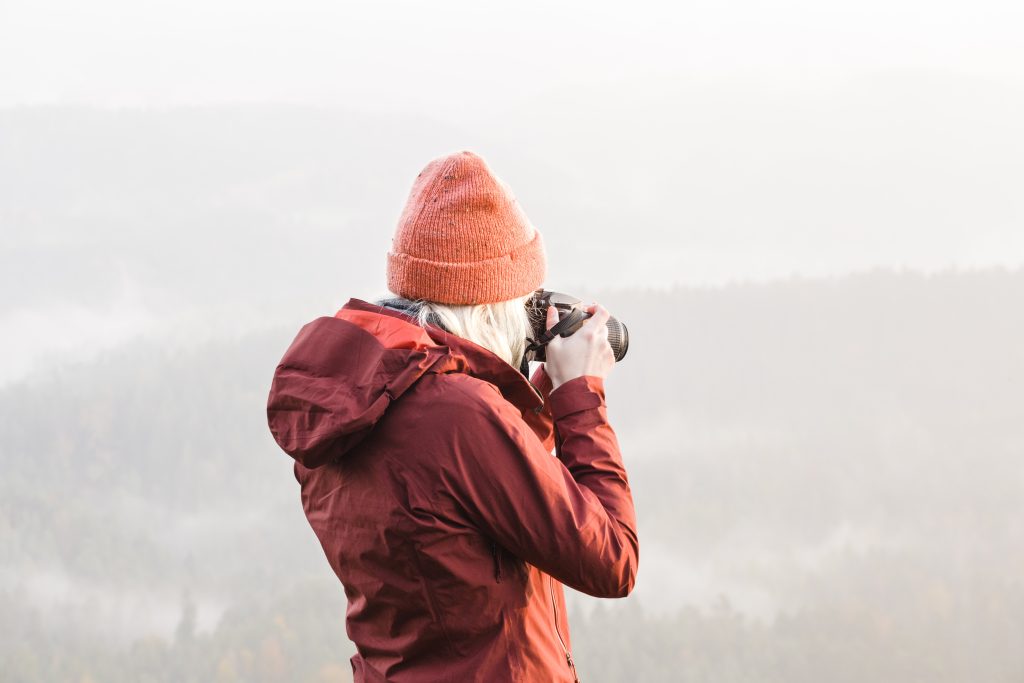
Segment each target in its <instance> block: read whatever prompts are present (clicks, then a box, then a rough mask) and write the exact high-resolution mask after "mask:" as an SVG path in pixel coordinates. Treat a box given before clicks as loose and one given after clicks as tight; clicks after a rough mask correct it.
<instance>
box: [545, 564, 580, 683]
mask: <svg viewBox="0 0 1024 683" xmlns="http://www.w3.org/2000/svg"><path fill="white" fill-rule="evenodd" d="M548 592H549V593H550V594H551V611H552V612H553V613H554V615H555V622H554V623H555V635H556V636H558V642H559V643H560V644H561V646H562V652H564V653H565V661H566V662H567V663H568V664H569V668H570V669H571V670H572V680H573V683H580V677H579V676H578V675H577V674H576V665H575V664H573V661H572V655H571V654H569V648H567V647H566V646H565V641H564V640H562V634H561V633H559V632H558V605H557V603H556V602H555V587H554V586H553V585H552V584H551V575H550V574H548Z"/></svg>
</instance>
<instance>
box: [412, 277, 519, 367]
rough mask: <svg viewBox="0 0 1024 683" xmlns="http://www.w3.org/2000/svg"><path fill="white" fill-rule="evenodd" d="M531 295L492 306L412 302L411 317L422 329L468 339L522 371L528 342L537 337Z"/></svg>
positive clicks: (422, 300)
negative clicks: (432, 327)
mask: <svg viewBox="0 0 1024 683" xmlns="http://www.w3.org/2000/svg"><path fill="white" fill-rule="evenodd" d="M532 294H533V292H530V294H526V295H524V296H521V297H518V298H516V299H509V300H507V301H498V302H496V303H489V304H467V305H458V304H443V303H439V302H437V301H428V300H426V299H415V300H411V301H410V303H411V304H412V310H410V311H408V312H409V314H410V315H411V316H412V317H414V318H416V321H417V322H418V323H419V324H420V325H421V326H422V325H428V324H429V325H435V326H439V327H441V328H443V329H445V330H447V331H448V332H450V333H451V334H454V335H457V336H459V337H462V338H463V339H468V340H469V341H471V342H473V343H474V344H477V345H479V346H482V347H484V348H485V349H487V350H489V351H491V352H492V353H494V355H496V356H498V357H499V358H501V359H502V360H503V361H505V362H506V363H508V364H509V365H511V366H512V367H514V368H517V369H518V368H519V366H520V364H521V363H522V360H523V354H524V353H525V351H526V338H527V337H532V336H533V326H532V324H531V322H530V312H529V311H528V310H527V308H526V301H527V299H529V298H530V296H531V295H532Z"/></svg>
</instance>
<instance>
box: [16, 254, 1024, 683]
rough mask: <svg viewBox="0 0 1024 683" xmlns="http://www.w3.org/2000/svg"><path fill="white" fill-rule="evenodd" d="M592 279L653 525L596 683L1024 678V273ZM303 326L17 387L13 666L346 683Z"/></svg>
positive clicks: (591, 646) (580, 630)
mask: <svg viewBox="0 0 1024 683" xmlns="http://www.w3.org/2000/svg"><path fill="white" fill-rule="evenodd" d="M580 294H583V295H585V296H587V297H588V298H596V299H597V300H598V301H601V302H602V303H603V304H605V305H606V306H607V307H608V308H609V309H610V310H611V311H612V313H613V314H615V315H616V316H618V317H620V318H621V319H622V320H623V321H625V322H626V324H627V325H628V326H629V329H630V332H631V347H630V350H629V354H628V356H627V358H626V359H625V360H624V361H623V362H622V363H620V364H619V365H618V366H617V367H616V368H615V369H614V371H613V374H612V376H611V377H610V378H609V380H608V384H607V386H608V405H609V414H610V417H611V419H612V423H613V426H614V427H615V428H616V431H617V432H618V434H619V438H620V443H621V445H622V449H623V453H624V458H625V461H626V464H627V468H628V470H629V475H630V481H631V484H632V486H633V490H634V497H635V500H636V505H637V510H638V514H639V524H640V540H641V557H640V571H639V575H638V583H637V588H636V591H635V592H634V594H633V595H631V596H630V597H629V598H627V599H624V600H620V601H601V600H595V599H592V598H589V597H586V596H580V595H571V596H570V598H571V607H572V614H571V624H572V644H573V649H574V652H575V659H576V661H577V664H578V668H579V671H580V674H581V677H582V679H583V680H584V681H586V682H587V683H594V682H599V681H636V680H644V681H692V682H704V681H707V682H709V683H710V682H715V683H734V682H739V681H743V682H748V681H749V682H751V683H753V682H758V683H764V682H774V681H778V682H780V683H783V682H784V683H804V682H806V683H820V682H822V681H828V682H829V683H845V682H850V683H852V682H855V681H856V682H864V681H872V682H876V681H892V682H894V683H904V682H907V681H928V682H929V683H947V682H949V683H951V682H954V681H957V682H968V681H971V682H973V681H986V682H992V683H999V682H1007V683H1009V682H1018V683H1019V681H1021V680H1024V648H1021V643H1024V272H1021V271H1013V272H1010V271H1004V270H983V271H970V272H953V271H947V272H942V273H939V274H935V275H923V274H919V273H910V272H902V273H901V272H893V271H885V270H879V271H872V272H865V273H861V274H857V275H852V276H848V277H843V278H835V279H830V280H807V279H792V280H788V281H780V282H776V283H771V284H746V285H741V284H737V285H734V286H729V287H723V288H706V289H683V288H678V289H675V290H671V291H665V290H651V291H642V290H634V291H609V292H603V293H602V292H592V293H584V292H581V293H580ZM591 294H592V295H593V296H592V297H591V296H590V295H591ZM353 295H354V296H359V293H355V292H354V293H353ZM324 313H325V314H330V313H333V311H324ZM304 322H306V321H305V320H295V321H294V324H292V325H289V326H286V327H280V328H276V329H273V330H270V331H262V332H259V333H252V334H246V335H241V336H239V337H238V338H236V339H231V340H222V341H217V342H211V343H209V344H206V345H203V346H199V347H196V348H190V349H184V348H179V347H176V346H173V345H171V344H160V343H156V342H145V343H143V342H139V343H133V344H131V345H128V346H123V347H120V348H118V349H116V350H113V351H110V352H108V353H106V354H104V355H103V356H102V357H100V358H98V359H97V360H95V361H94V362H87V363H83V364H80V365H75V366H64V367H54V368H52V369H49V370H45V371H41V372H36V373H35V374H33V375H31V376H29V377H28V378H26V379H24V380H20V381H18V382H16V383H10V384H7V385H6V386H4V387H3V388H2V389H0V444H2V446H0V447H2V452H0V457H2V464H3V470H4V476H3V478H2V479H0V574H2V577H3V581H2V582H0V630H2V632H3V633H4V634H5V637H4V638H3V639H0V680H4V681H12V682H13V681H19V682H26V683H34V682H37V681H39V682H42V681H46V682H50V681H75V682H86V681H92V682H95V683H101V682H107V681H109V682H117V681H125V682H133V683H134V682H138V681H154V682H157V681H159V682H164V681H167V682H172V681H173V682H178V681H197V682H199V681H221V682H228V681H267V682H270V681H274V682H277V681H338V680H348V677H349V665H348V661H347V660H348V657H349V656H350V655H351V654H352V652H353V651H354V650H353V648H352V646H351V644H350V643H349V642H348V641H347V639H346V636H345V628H344V610H345V600H344V595H343V593H342V591H341V586H340V585H339V584H338V583H337V581H336V579H335V578H334V576H333V574H332V573H331V571H330V569H329V567H328V565H327V563H326V561H325V560H324V559H323V557H322V553H321V550H320V547H319V545H318V544H317V542H316V539H315V537H314V536H313V534H312V532H311V531H310V529H309V527H308V525H307V523H306V521H305V519H304V517H303V515H302V511H301V506H300V503H299V499H298V488H297V484H296V482H295V480H294V478H293V477H292V473H291V460H290V459H289V458H288V457H287V456H286V455H285V454H284V453H282V452H281V451H280V450H278V449H277V447H276V445H275V443H274V442H273V440H272V438H271V436H270V434H269V431H268V429H267V427H266V421H265V413H264V409H265V402H266V395H267V390H268V388H269V383H270V379H271V376H272V373H273V369H274V365H275V364H276V362H277V360H278V358H279V357H280V355H281V354H282V353H283V351H284V349H285V348H286V347H287V345H288V343H289V342H290V341H291V339H292V337H293V336H294V334H295V332H296V331H297V330H298V327H299V326H301V324H302V323H304Z"/></svg>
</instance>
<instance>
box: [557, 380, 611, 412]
mask: <svg viewBox="0 0 1024 683" xmlns="http://www.w3.org/2000/svg"><path fill="white" fill-rule="evenodd" d="M548 403H549V405H550V407H551V417H553V418H554V419H555V420H556V421H557V420H558V419H560V418H562V417H565V416H567V415H572V414H573V413H578V412H581V411H584V410H589V409H591V408H599V407H601V406H603V405H604V379H603V378H601V377H598V376H596V375H583V376H581V377H574V378H572V379H571V380H569V381H568V382H563V383H562V384H560V385H558V388H556V389H555V390H554V391H552V392H551V393H550V394H548Z"/></svg>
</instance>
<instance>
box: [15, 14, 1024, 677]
mask: <svg viewBox="0 0 1024 683" xmlns="http://www.w3.org/2000/svg"><path fill="white" fill-rule="evenodd" d="M492 9H495V8H491V7H489V6H485V5H483V4H481V3H478V2H469V1H468V0H451V2H449V3H444V4H442V3H430V4H429V5H428V4H426V3H415V2H411V1H409V2H406V1H404V0H396V1H395V2H390V1H389V2H382V3H372V4H367V5H366V6H365V7H359V8H355V6H354V5H352V4H347V3H336V2H329V1H328V0H309V1H308V2H306V1H305V0H304V2H301V3H293V6H292V5H290V6H289V7H288V9H287V11H285V10H284V9H282V7H281V6H280V5H279V4H278V3H275V2H273V1H272V0H253V1H251V2H246V3H242V2H240V1H239V0H225V1H224V2H223V3H208V2H201V1H200V0H182V1H181V2H179V3H174V5H173V6H172V5H167V6H163V5H160V4H159V3H137V2H129V1H128V0H99V1H98V2H94V3H74V2H71V1H70V0H52V2H51V1H49V0H48V2H28V1H27V0H14V1H13V2H6V3H0V64H4V65H8V66H11V65H16V66H17V68H8V69H5V70H3V74H2V78H0V235H2V238H3V239H2V243H0V293H2V294H3V296H0V345H2V346H0V349H2V351H3V357H4V363H3V364H2V365H0V467H2V469H3V476H2V477H0V633H2V634H3V638H0V681H3V682H4V683H7V682H10V683H41V682H46V683H51V682H61V683H63V682H69V683H107V682H111V683H119V682H125V683H127V682H131V683H139V682H151V683H191V682H196V683H199V682H203V683H206V682H215V683H227V682H234V681H246V682H254V683H259V682H266V683H270V682H274V683H279V682H281V683H283V682H301V683H306V682H309V683H326V682H327V681H346V680H350V676H351V674H350V667H349V663H348V658H349V656H350V655H351V654H352V653H353V652H354V650H353V646H352V644H351V643H350V642H349V641H348V639H347V637H346V634H345V625H344V613H345V598H344V594H343V592H342V588H341V586H340V585H339V584H338V582H337V580H336V578H335V577H334V575H333V573H332V572H331V571H330V568H329V566H328V565H327V562H326V560H325V559H324V557H323V554H322V551H321V549H320V546H319V544H318V543H317V541H316V538H315V536H314V535H313V532H312V531H311V530H310V528H309V526H308V524H307V522H306V520H305V518H304V516H303V514H302V509H301V504H300V501H299V492H298V485H297V483H296V482H295V479H294V478H293V475H292V470H291V465H292V461H291V460H290V458H288V456H286V455H285V454H284V453H283V452H281V451H280V450H279V449H278V448H277V447H276V444H275V443H274V441H273V439H272V437H271V435H270V433H269V430H268V428H267V424H266V416H265V406H266V399H267V392H268V390H269V387H270V381H271V377H272V375H273V370H274V367H275V365H276V363H277V361H278V360H279V359H280V357H281V355H282V353H283V352H284V350H285V349H286V348H287V346H288V344H289V343H290V342H291V340H292V338H293V337H294V335H295V334H296V332H297V331H298V330H299V328H300V327H301V326H302V325H303V324H305V323H306V322H308V321H309V320H312V319H313V318H314V317H316V316H320V315H331V314H333V313H334V312H335V311H336V310H337V309H338V308H340V307H341V306H342V305H343V304H344V303H345V302H346V301H347V300H348V298H349V297H358V298H362V299H371V298H373V297H375V296H379V295H383V294H384V293H386V290H385V289H384V254H385V252H386V250H387V248H388V246H389V244H390V239H391V235H392V232H393V230H394V226H395V223H396V221H397V218H398V215H399V212H400V210H401V207H402V205H403V204H404V201H405V198H406V195H407V193H408V191H409V188H410V187H411V184H412V181H413V179H414V178H415V176H416V174H417V173H418V172H419V171H420V169H421V168H422V167H423V166H424V165H425V164H426V163H427V162H428V161H429V160H430V159H432V158H434V157H436V156H439V155H441V154H446V153H449V152H452V151H456V150H459V149H471V150H473V151H476V152H477V153H479V154H481V155H482V156H483V157H484V158H485V159H487V160H488V162H489V163H490V164H491V165H492V167H493V169H494V170H495V172H496V173H497V174H498V175H499V176H500V177H502V178H503V179H504V180H506V181H507V182H508V183H509V185H510V186H511V187H512V189H513V191H514V192H515V194H516V196H517V197H518V198H519V201H520V203H521V204H522V206H523V208H524V209H525V210H526V213H527V214H528V215H529V216H530V218H531V219H532V220H533V222H534V223H535V224H536V225H537V227H538V228H539V229H540V230H541V232H542V233H543V234H544V239H545V243H546V246H547V250H548V263H549V270H548V281H547V283H546V286H547V287H548V288H550V289H555V290H559V291H565V292H569V293H573V294H576V295H578V296H580V297H582V298H584V299H586V300H596V301H599V302H601V303H603V304H604V305H605V306H606V307H607V308H609V310H610V311H611V312H612V313H613V314H614V315H616V316H617V317H619V318H620V319H622V320H623V321H624V322H625V323H626V324H627V325H628V326H629V329H630V332H631V338H632V344H631V348H630V351H629V355H628V356H627V358H626V359H625V360H624V361H623V362H622V363H621V364H619V365H618V366H617V367H616V368H615V369H614V371H613V373H612V375H611V377H610V378H609V380H608V383H607V386H608V392H607V394H608V410H609V415H610V417H611V420H612V423H613V426H614V428H615V429H616V431H617V433H618V435H619V440H620V443H621V445H622V450H623V455H624V459H625V462H626V465H627V468H628V471H629V475H630V481H631V484H632V487H633V491H634V497H635V501H636V506H637V512H638V516H639V533H640V540H641V544H640V545H641V550H640V568H639V575H638V582H637V586H636V590H635V592H634V593H633V594H632V595H630V596H629V597H628V598H626V599H623V600H614V601H610V600H596V599H593V598H589V597H587V596H583V595H579V594H576V593H572V592H571V591H567V598H568V599H569V603H570V604H569V606H570V612H571V614H570V623H571V626H572V630H571V641H572V648H573V652H574V659H575V661H576V662H577V666H578V669H579V672H580V674H581V678H582V680H583V681H584V682H585V683H612V682H614V683H619V682H624V681H637V680H643V681H687V682H693V683H737V682H744V683H755V682H756V683H775V682H778V683H822V682H827V683H854V682H857V683H867V682H869V681H870V682H871V683H880V682H892V683H911V682H921V683H925V682H927V683H954V682H956V683H975V682H985V683H1021V682H1022V681H1024V647H1022V644H1024V389H1022V387H1024V192H1021V188H1024V126H1021V121H1024V42H1022V41H1021V40H1020V36H1021V35H1024V8H1022V6H1021V5H1020V3H1015V2H1010V1H1009V0H978V2H973V3H970V4H968V3H924V2H922V1H921V0H862V1H860V2H857V3H853V2H848V1H846V0H830V1H829V2H816V1H815V2H812V1H811V0H794V1H793V2H786V3H772V4H765V3H759V2H756V1H755V0H729V1H728V2H714V3H710V2H688V3H674V4H670V3H655V2H644V1H643V0H640V1H639V2H637V3H633V4H631V5H630V6H628V7H626V6H624V5H622V4H621V3H618V4H614V3H603V2H600V1H598V0H594V1H593V2H588V3H586V4H585V5H583V4H576V5H573V4H572V3H564V4H563V3H551V2H534V1H533V0H523V2H520V3H517V4H516V5H515V8H514V11H509V7H504V8H503V9H504V11H501V12H500V17H501V21H500V22H498V21H496V20H495V18H494V17H495V16H496V15H494V14H492V13H491V10H492ZM498 9H501V8H498Z"/></svg>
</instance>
